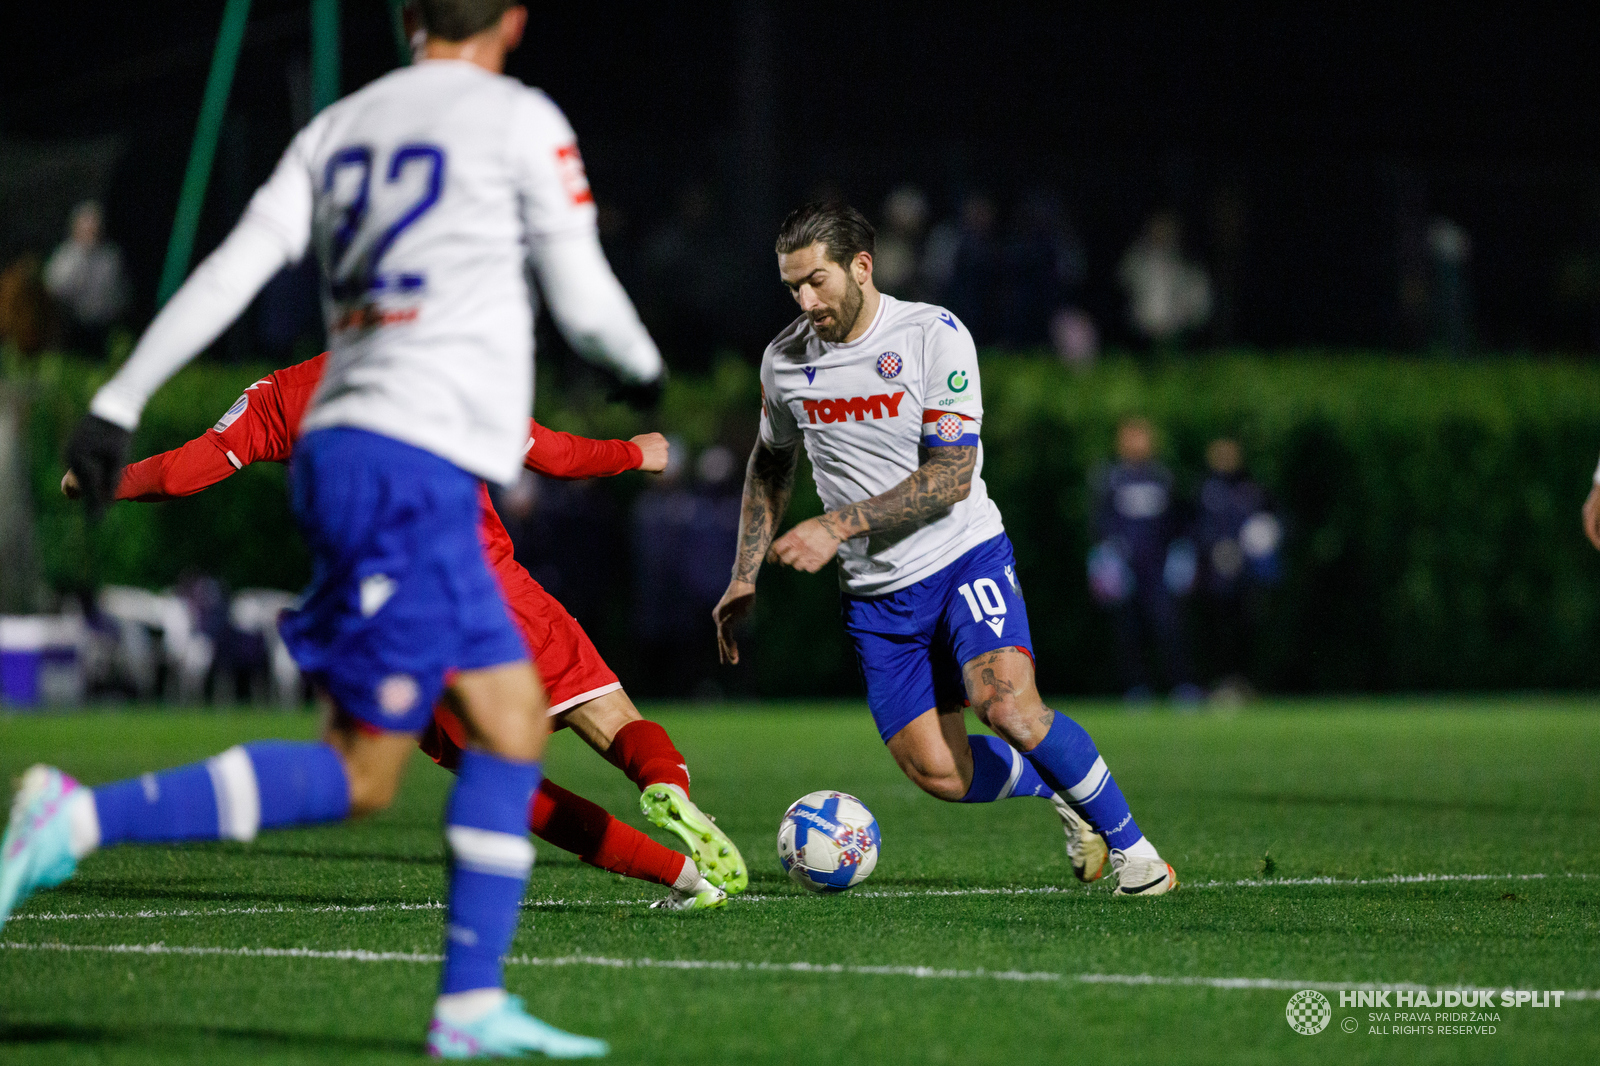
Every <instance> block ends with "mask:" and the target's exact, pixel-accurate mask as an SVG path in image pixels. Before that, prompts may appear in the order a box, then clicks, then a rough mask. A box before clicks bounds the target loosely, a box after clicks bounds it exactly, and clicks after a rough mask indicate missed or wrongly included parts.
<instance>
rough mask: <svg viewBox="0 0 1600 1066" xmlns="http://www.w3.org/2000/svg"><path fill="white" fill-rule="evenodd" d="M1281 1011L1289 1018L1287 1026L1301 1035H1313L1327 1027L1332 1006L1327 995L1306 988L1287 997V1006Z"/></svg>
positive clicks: (1331, 1014) (1331, 1016) (1331, 1013)
mask: <svg viewBox="0 0 1600 1066" xmlns="http://www.w3.org/2000/svg"><path fill="white" fill-rule="evenodd" d="M1283 1013H1284V1016H1285V1017H1286V1018H1288V1019H1289V1028H1291V1029H1293V1030H1294V1031H1295V1032H1297V1033H1299V1034H1300V1035H1301V1036H1315V1035H1316V1034H1318V1033H1320V1032H1322V1031H1323V1030H1324V1029H1326V1028H1327V1027H1328V1022H1329V1021H1330V1020H1331V1019H1332V1018H1333V1006H1332V1005H1331V1004H1330V1003H1329V1002H1328V997H1327V996H1325V995H1323V994H1322V993H1321V992H1316V991H1313V990H1312V989H1309V988H1307V989H1303V990H1301V991H1299V992H1296V993H1295V994H1294V995H1292V996H1290V997H1289V1006H1288V1007H1286V1008H1285V1009H1284V1012H1283Z"/></svg>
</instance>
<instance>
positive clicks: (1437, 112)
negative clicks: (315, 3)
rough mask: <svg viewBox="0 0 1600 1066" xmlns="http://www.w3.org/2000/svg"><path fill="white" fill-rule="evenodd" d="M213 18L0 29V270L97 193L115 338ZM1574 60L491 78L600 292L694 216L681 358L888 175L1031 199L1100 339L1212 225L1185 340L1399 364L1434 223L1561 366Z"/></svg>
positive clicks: (1119, 20) (1228, 40)
mask: <svg viewBox="0 0 1600 1066" xmlns="http://www.w3.org/2000/svg"><path fill="white" fill-rule="evenodd" d="M344 8H345V10H344V16H343V26H342V31H343V74H342V88H343V90H344V91H347V92H348V91H350V90H352V89H355V88H356V87H358V86H360V85H362V84H365V83H366V82H368V81H369V80H371V79H372V78H374V77H377V76H378V75H380V74H382V73H383V72H384V71H385V70H387V69H389V68H390V67H392V66H393V65H394V63H395V46H394V40H393V36H392V33H391V30H390V27H389V23H388V21H387V19H388V13H387V10H386V8H385V5H384V4H383V2H382V0H346V3H345V5H344ZM220 12H221V4H220V3H216V4H206V5H197V4H194V3H179V2H176V0H143V2H141V3H139V4H125V5H109V4H103V3H90V2H84V0H62V2H59V3H53V4H49V5H19V4H12V5H7V11H6V13H5V15H4V16H0V18H3V25H4V28H5V35H6V39H7V40H8V42H9V43H10V44H11V49H10V56H9V57H8V61H7V63H6V64H5V65H4V67H3V69H0V137H3V138H4V139H5V140H4V150H3V151H0V159H3V158H7V157H9V159H10V160H11V162H10V163H8V164H7V165H5V166H4V167H0V196H3V197H4V198H5V199H6V200H9V201H11V203H10V204H8V205H6V209H5V210H4V212H3V213H4V216H5V217H4V221H3V222H0V258H9V257H10V256H11V255H13V254H15V253H16V252H18V251H20V250H22V249H24V248H32V249H34V250H38V251H48V249H49V247H51V246H52V245H53V244H54V242H55V241H57V240H59V239H60V233H61V232H62V227H63V225H64V221H65V217H66V214H67V211H68V210H69V209H70V207H71V204H72V203H73V202H74V201H75V200H76V199H77V198H79V197H81V196H83V195H86V194H89V193H97V194H99V195H101V196H103V198H104V199H105V200H106V202H107V204H108V216H109V227H110V231H111V235H112V236H113V237H114V238H115V239H116V240H118V241H119V242H120V243H121V244H122V245H123V246H124V248H125V249H126V252H127V255H128V258H129V264H130V267H131V271H132V274H133V278H134V282H135V285H136V289H137V301H136V304H135V310H134V316H133V317H134V319H135V320H137V321H142V320H144V318H145V317H146V316H147V315H148V314H149V313H150V311H151V310H152V309H153V305H154V296H155V292H154V290H155V283H156V277H157V275H158V274H159V271H160V264H161V258H162V255H163V253H164V251H165V245H166V237H167V233H168V230H169V227H170V225H171V219H172V213H173V210H174V205H175V203H176V199H177V190H178V187H179V184H180V182H181V178H182V173H183V166H184V161H185V158H186V155H187V152H188V147H189V140H190V138H191V136H192V134H193V129H194V123H195V119H196V115H197V112H198V108H199V99H200V94H201V88H202V85H203V83H204V78H205V73H206V69H207V65H208V63H209V60H210V55H211V49H212V45H213V43H214V40H215V35H216V32H217V27H218V22H219V19H220ZM307 27H308V17H307V5H306V3H305V2H304V0H300V2H295V0H258V2H257V3H256V4H255V5H254V7H253V8H252V12H251V20H250V28H249V32H248V34H247V37H246V40H245V48H244V54H243V57H242V59H241V62H240V67H239V71H238V75H237V78H236V80H235V84H234V90H233V95H232V99H231V103H230V108H229V114H228V121H227V123H226V126H225V129H224V133H223V139H222V143H221V146H220V148H219V151H218V155H217V161H216V166H215V170H214V172H213V176H212V184H211V191H210V195H209V197H208V199H207V206H206V211H205V215H204V220H203V224H202V228H201V234H200V241H199V244H198V247H197V249H196V251H197V257H198V255H201V254H204V252H205V251H207V250H208V249H209V248H210V247H212V246H213V245H214V244H215V243H216V242H217V241H219V240H220V239H221V237H222V235H223V234H224V233H225V232H226V229H227V227H228V226H229V225H230V224H231V223H232V221H233V220H234V219H235V218H236V217H237V215H238V213H239V211H240V210H241V208H242V206H243V204H244V202H245V201H246V200H247V198H248V196H249V194H250V192H251V191H252V190H253V189H254V187H255V185H256V184H257V183H258V182H259V181H260V180H261V179H262V178H264V177H265V175H266V174H267V173H268V171H269V169H270V167H271V166H272V164H273V162H274V161H275V160H276V158H277V156H278V154H279V153H280V152H281V151H282V149H283V147H284V146H285V144H286V143H287V141H288V139H289V137H290V136H291V134H292V133H293V131H294V129H295V128H296V126H297V124H298V123H300V122H302V121H304V119H305V118H306V116H307V115H308V113H309V99H308V95H307V92H308V90H307V78H306V68H307V52H308V28H307ZM1596 43H1597V42H1596V34H1595V33H1594V28H1593V25H1592V20H1582V21H1580V20H1578V19H1576V18H1574V17H1573V16H1572V15H1570V14H1569V15H1558V14H1555V13H1552V12H1546V13H1542V14H1539V13H1517V14H1510V13H1505V12H1501V13H1477V12H1469V11H1467V10H1464V9H1456V10H1454V11H1450V12H1440V11H1437V10H1434V11H1430V12H1422V11H1420V10H1409V11H1408V10H1396V9H1393V8H1389V7H1383V8H1379V7H1377V6H1375V5H1374V6H1365V7H1362V8H1361V9H1360V10H1355V11H1346V10H1340V11H1334V10H1332V9H1331V8H1330V7H1326V6H1317V5H1293V6H1285V7H1283V8H1281V9H1280V10H1277V11H1274V12H1270V13H1267V14H1261V13H1259V12H1257V11H1255V10H1254V9H1249V10H1246V9H1243V8H1240V9H1234V10H1228V9H1223V8H1220V7H1218V6H1215V5H1208V6H1207V9H1206V10H1204V11H1194V10H1187V11H1184V10H1177V9H1173V8H1168V7H1165V6H1163V5H1156V4H1124V5H1116V7H1115V9H1114V10H1107V9H1104V8H1095V9H1088V8H1079V7H1075V6H1066V5H1020V4H1008V5H961V6H941V5H929V4H900V3H877V4H870V5H861V4H837V3H814V4H809V5H805V6H803V7H802V6H786V5H778V4H773V3H762V2H751V3H743V4H736V3H703V4H695V5H672V6H671V7H670V8H669V7H665V6H654V7H651V8H646V9H641V10H633V9H631V8H626V9H605V10H602V9H598V8H593V7H588V6H584V5H537V4H536V5H533V7H532V21H531V25H530V29H529V33H528V37H527V40H526V42H525V44H524V45H523V47H522V49H521V50H520V51H519V52H517V53H516V54H515V55H514V56H513V57H512V61H511V72H512V73H513V74H515V75H516V76H518V77H520V78H522V79H523V80H525V81H526V82H528V83H530V84H533V85H537V86H539V87H541V88H544V89H546V90H547V91H549V92H550V94H551V95H552V96H553V97H554V98H555V99H556V101H557V102H558V103H559V104H560V105H561V106H562V107H563V108H564V109H565V110H566V112H567V113H568V115H569V116H570V118H571V119H572V122H573V125H574V126H575V127H576V129H577V130H578V133H579V137H580V140H581V143H582V145H583V148H584V152H585V156H586V158H587V161H588V164H589V169H590V173H591V177H592V180H593V182H594V185H595V188H596V190H597V193H598V197H599V200H600V202H601V204H602V206H604V207H606V208H607V219H606V225H607V231H606V239H607V244H608V248H609V249H611V251H612V254H613V258H614V259H616V260H617V263H618V269H619V272H620V273H622V274H623V276H624V279H625V280H632V279H630V277H629V274H630V256H631V255H632V250H633V249H636V248H637V247H638V245H639V242H640V241H641V240H643V239H644V237H645V235H647V234H648V233H649V232H650V231H651V230H652V228H654V227H657V226H659V225H660V224H661V223H662V222H663V220H665V219H666V218H667V217H668V216H669V215H670V214H671V213H672V212H673V211H674V209H675V205H677V204H678V203H679V202H680V200H682V199H683V196H684V193H685V190H688V189H693V188H699V189H702V190H703V191H704V193H705V194H707V196H708V198H709V201H710V203H711V204H713V205H714V206H713V208H712V210H713V211H714V212H715V213H716V214H717V216H718V217H717V219H716V232H717V233H718V234H719V236H718V242H719V243H718V245H717V246H716V247H715V248H713V249H712V253H713V255H712V257H713V258H714V259H715V261H716V264H717V265H716V267H715V269H714V271H713V273H714V274H715V275H716V279H715V281H714V284H717V285H720V286H721V288H722V290H723V291H725V292H726V293H727V307H726V314H725V315H721V316H718V318H719V320H718V321H717V322H716V323H715V324H714V325H710V326H707V327H706V328H707V330H708V331H709V332H710V333H711V334H713V335H710V336H708V337H707V338H706V341H707V345H708V347H718V346H727V345H732V346H735V347H738V348H740V349H742V350H743V351H745V352H746V354H747V355H751V356H752V357H753V355H754V354H755V350H756V348H757V347H758V346H759V344H760V342H761V341H762V340H763V339H764V338H765V337H767V336H770V334H771V332H772V331H773V329H774V327H775V326H777V325H779V324H781V323H782V322H783V321H784V320H785V317H786V316H787V314H788V310H787V308H786V306H785V303H784V298H783V294H782V293H781V291H780V290H778V289H777V288H776V286H775V285H773V284H771V283H770V281H769V277H768V273H769V272H770V269H771V267H770V264H769V261H768V259H767V249H768V248H769V241H770V236H771V233H772V231H773V229H774V228H775V225H776V222H777V221H778V219H779V218H781V216H782V213H783V210H784V209H785V208H786V207H787V206H790V205H792V204H793V203H794V202H795V201H796V200H798V199H799V198H801V197H803V196H806V195H808V194H810V193H813V192H816V191H819V190H832V189H836V190H839V191H842V192H843V193H844V194H846V195H847V196H848V197H850V198H851V199H852V200H854V201H856V202H857V203H858V204H859V205H861V206H862V207H863V208H864V209H866V210H868V212H869V214H872V215H874V216H876V214H877V207H878V205H879V204H880V203H881V202H882V199H883V196H884V195H885V193H886V192H887V191H888V190H889V189H891V188H892V187H893V186H895V185H896V184H898V183H901V182H907V181H910V182H915V183H916V184H918V185H920V186H921V187H922V188H923V189H924V190H925V191H926V192H927V193H928V194H929V196H930V198H931V201H932V205H933V220H935V221H937V220H938V219H940V218H942V217H947V216H948V215H950V214H951V212H952V211H953V210H954V209H955V205H956V203H957V201H958V198H959V197H960V196H962V195H964V194H965V193H967V192H971V191H984V192H987V193H989V194H990V195H992V196H994V197H995V199H996V200H997V202H998V204H999V205H1000V209H1001V213H1002V217H1004V214H1005V211H1006V210H1007V205H1008V204H1009V203H1011V202H1014V200H1015V198H1016V197H1018V196H1021V195H1023V194H1025V193H1027V192H1028V191H1030V190H1036V189H1046V190H1051V191H1053V192H1056V193H1058V194H1060V195H1061V197H1062V199H1063V201H1064V203H1065V204H1066V206H1067V209H1068V211H1069V212H1070V215H1071V218H1072V221H1073V223H1074V225H1075V226H1076V228H1077V230H1078V231H1079V233H1080V234H1081V236H1082V240H1083V243H1084V246H1085V249H1086V251H1087V258H1088V269H1089V278H1088V284H1087V288H1086V289H1085V292H1084V302H1085V304H1086V306H1087V307H1088V309H1089V310H1090V311H1091V313H1093V314H1094V315H1095V317H1096V318H1097V319H1098V320H1099V321H1100V322H1101V323H1102V328H1103V329H1104V330H1105V331H1106V332H1107V333H1108V335H1109V338H1110V339H1111V340H1112V341H1113V342H1116V341H1118V340H1120V339H1123V338H1121V337H1120V335H1119V333H1118V329H1119V326H1118V322H1119V320H1120V311H1119V297H1118V293H1117V289H1116V286H1115V281H1114V271H1115V264H1116V261H1117V258H1118V256H1119V255H1120V254H1121V251H1122V249H1123V248H1124V247H1126V245H1127V244H1128V242H1129V241H1130V240H1131V239H1132V238H1133V236H1134V235H1135V234H1136V233H1137V231H1138V228H1139V225H1140V223H1141V221H1142V220H1143V219H1144V217H1146V216H1147V215H1148V214H1149V213H1150V212H1151V211H1152V210H1154V209H1156V208H1159V207H1168V206H1170V207H1174V208H1176V209H1177V210H1178V211H1179V212H1180V213H1181V215H1182V217H1183V219H1184V221H1185V224H1186V226H1187V231H1188V234H1189V237H1188V242H1189V244H1190V245H1191V247H1192V248H1193V250H1194V251H1195V252H1196V253H1197V254H1198V255H1199V257H1200V258H1201V259H1202V260H1205V259H1211V260H1212V261H1213V263H1214V260H1215V259H1216V257H1217V255H1218V254H1219V253H1218V249H1217V248H1215V247H1214V245H1215V244H1216V243H1217V240H1218V237H1217V225H1218V223H1217V219H1218V217H1219V213H1220V212H1221V211H1222V210H1224V209H1227V210H1231V211H1232V212H1233V217H1234V219H1235V220H1236V229H1235V232H1236V233H1238V234H1239V237H1238V240H1237V242H1236V243H1237V251H1236V252H1235V253H1233V256H1234V260H1235V265H1234V267H1233V271H1234V282H1233V284H1234V286H1235V288H1236V290H1237V292H1236V295H1235V297H1234V298H1233V303H1234V307H1233V308H1232V310H1231V311H1230V313H1228V314H1227V315H1225V316H1224V319H1223V321H1220V322H1218V323H1216V324H1215V325H1214V326H1213V329H1212V333H1211V335H1210V336H1209V337H1207V338H1206V340H1207V341H1208V342H1210V343H1214V344H1246V345H1256V346H1284V345H1296V346H1333V347H1361V346H1382V347H1386V348H1398V349H1406V348H1415V347H1420V346H1423V345H1425V343H1426V338H1425V336H1423V333H1424V332H1425V330H1424V329H1423V328H1422V327H1419V326H1418V325H1417V324H1416V323H1415V322H1412V321H1409V320H1408V318H1407V315H1406V312H1405V309H1404V308H1403V307H1402V306H1401V298H1400V295H1399V294H1400V291H1401V288H1402V281H1403V275H1404V273H1405V271H1406V270H1407V269H1408V262H1409V259H1414V258H1415V256H1416V251H1415V249H1416V246H1417V244H1418V242H1419V241H1420V240H1422V239H1423V238H1422V236H1421V234H1422V232H1423V231H1424V229H1425V227H1426V225H1427V223H1428V220H1429V219H1430V218H1432V217H1434V216H1439V215H1442V216H1445V217H1448V218H1450V219H1451V220H1453V221H1454V222H1456V223H1457V224H1458V225H1460V226H1461V227H1462V228H1463V229H1464V230H1465V231H1466V232H1467V234H1468V235H1469V236H1470V237H1471V240H1472V247H1473V255H1472V262H1471V287H1472V294H1473V296H1472V299H1473V309H1472V319H1473V327H1474V346H1475V347H1477V348H1480V349H1487V350H1517V349H1532V350H1541V351H1543V350H1568V351H1570V350H1588V349H1592V348H1593V347H1595V346H1596V344H1597V342H1600V326H1597V323H1600V313H1597V311H1600V285H1597V284H1596V283H1595V282H1594V278H1593V276H1592V275H1593V274H1594V269H1593V264H1594V263H1595V262H1596V261H1597V257H1600V124H1597V123H1596V122H1595V121H1594V118H1593V106H1592V104H1593V101H1594V100H1596V99H1597V98H1600V92H1597V90H1600V65H1597V64H1596V63H1595V62H1594V61H1593V56H1594V54H1595V44H1596ZM19 201H23V202H25V206H23V207H21V208H20V209H19ZM665 299H670V297H665ZM646 302H648V301H646ZM647 317H649V315H648V313H647ZM311 328H312V329H314V328H315V327H314V326H312V327H311ZM231 343H232V344H233V345H234V354H235V355H236V356H238V357H243V356H244V355H246V354H259V353H254V352H248V351H242V350H240V346H243V348H244V349H249V348H250V345H251V343H252V342H251V340H250V339H249V337H244V338H241V337H240V336H238V335H237V331H236V335H235V336H234V338H233V340H232V342H231ZM265 354H267V355H268V356H269V357H271V356H273V355H275V354H276V353H273V352H270V351H269V352H267V353H265Z"/></svg>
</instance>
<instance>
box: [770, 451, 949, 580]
mask: <svg viewBox="0 0 1600 1066" xmlns="http://www.w3.org/2000/svg"><path fill="white" fill-rule="evenodd" d="M977 465H978V449H977V447H976V446H975V445H973V446H958V447H953V448H931V449H929V455H928V458H927V459H926V460H925V461H924V462H923V464H922V465H921V466H919V467H917V469H916V472H915V473H913V474H912V475H911V476H910V477H908V478H906V479H905V480H904V481H902V482H900V484H898V485H896V486H895V487H894V488H892V489H890V490H889V491H888V492H885V493H881V494H879V495H877V496H874V497H872V498H871V499H867V500H862V501H860V502H859V503H852V504H850V505H849V506H848V507H842V508H840V509H839V510H837V511H829V512H828V513H827V514H825V515H821V516H819V517H817V518H812V519H808V520H806V521H804V522H801V523H800V524H799V525H797V526H795V527H794V528H793V529H791V530H789V532H787V533H785V534H784V535H783V536H782V537H780V538H779V539H778V542H777V543H776V544H774V545H773V546H772V550H771V551H770V552H768V553H767V559H768V560H769V561H770V562H777V563H782V564H784V565H785V566H792V567H794V568H795V569H796V570H804V571H805V572H806V573H808V574H813V573H816V572H817V571H818V570H821V569H822V568H823V567H824V566H826V565H828V561H829V560H830V559H832V558H833V557H834V554H835V553H836V552H837V551H838V550H839V545H840V544H842V543H843V542H844V541H847V540H850V539H852V538H854V537H861V536H865V535H867V534H868V533H885V532H888V531H890V530H894V529H903V528H904V527H906V526H912V525H916V524H917V523H919V522H925V521H927V520H928V519H930V518H936V517H938V516H939V515H941V514H943V513H944V512H946V511H948V510H949V509H950V508H952V507H954V506H955V505H956V504H958V503H960V502H961V501H962V500H964V499H966V498H967V494H968V493H969V492H971V491H972V472H973V470H974V469H976V468H977ZM747 506H748V504H747Z"/></svg>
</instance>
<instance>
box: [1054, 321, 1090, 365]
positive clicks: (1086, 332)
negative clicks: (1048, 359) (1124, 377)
mask: <svg viewBox="0 0 1600 1066" xmlns="http://www.w3.org/2000/svg"><path fill="white" fill-rule="evenodd" d="M1050 347H1051V348H1053V349H1055V353H1056V357H1057V358H1059V359H1060V360H1061V361H1062V362H1063V363H1065V364H1067V365H1068V366H1069V367H1071V368H1072V369H1074V370H1088V369H1089V368H1090V367H1091V366H1093V365H1094V361H1095V360H1096V359H1097V358H1099V356H1100V331H1099V329H1097V328H1096V327H1095V324H1094V319H1092V318H1090V317H1089V315H1088V313H1087V312H1086V311H1082V310H1080V309H1079V308H1076V307H1064V308H1062V309H1061V310H1059V311H1057V312H1056V313H1055V314H1053V315H1051V316H1050Z"/></svg>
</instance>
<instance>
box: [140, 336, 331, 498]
mask: <svg viewBox="0 0 1600 1066" xmlns="http://www.w3.org/2000/svg"><path fill="white" fill-rule="evenodd" d="M326 358H327V356H326V355H319V356H317V357H316V358H315V359H310V360H307V361H306V362H304V363H299V364H297V365H295V366H291V367H286V368H284V369H283V370H279V371H276V372H275V373H272V374H268V375H267V376H266V377H264V378H262V379H261V380H260V381H258V382H256V383H255V384H254V385H251V386H250V387H249V388H248V389H245V390H244V392H243V394H241V395H240V397H239V398H238V399H237V400H235V401H234V403H233V406H232V407H230V408H228V410H227V413H226V414H224V415H223V416H222V418H221V419H219V420H218V421H217V424H216V425H214V426H212V427H211V428H210V429H208V430H206V431H205V433H203V434H202V435H200V436H199V437H196V438H195V439H194V440H192V441H190V442H189V443H188V444H185V445H184V446H183V447H181V448H174V449H173V450H172V451H170V452H162V453H161V454H159V455H152V456H151V457H150V458H148V459H144V460H141V461H140V462H137V463H133V464H130V465H129V466H128V468H127V469H126V470H124V471H123V473H122V481H121V482H120V483H119V484H118V485H117V499H119V500H139V501H141V502H144V503H155V502H158V501H160V500H170V499H173V498H175V497H178V496H192V495H194V494H195V493H197V492H199V491H200V490H201V489H206V488H210V487H211V486H212V485H215V484H216V483H217V482H219V481H221V480H222V479H223V478H225V477H227V476H228V475H229V474H232V473H233V472H234V471H235V470H243V469H244V468H245V467H247V466H249V465H250V464H251V463H262V462H269V463H286V462H288V461H289V454H290V452H291V451H293V450H294V441H295V438H296V437H297V436H298V435H299V432H298V431H299V428H300V419H301V418H302V417H303V416H304V415H305V411H306V407H307V405H308V404H310V402H311V394H312V393H313V392H315V391H316V388H317V382H318V381H320V380H321V378H322V364H323V362H324V361H325V360H326Z"/></svg>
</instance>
